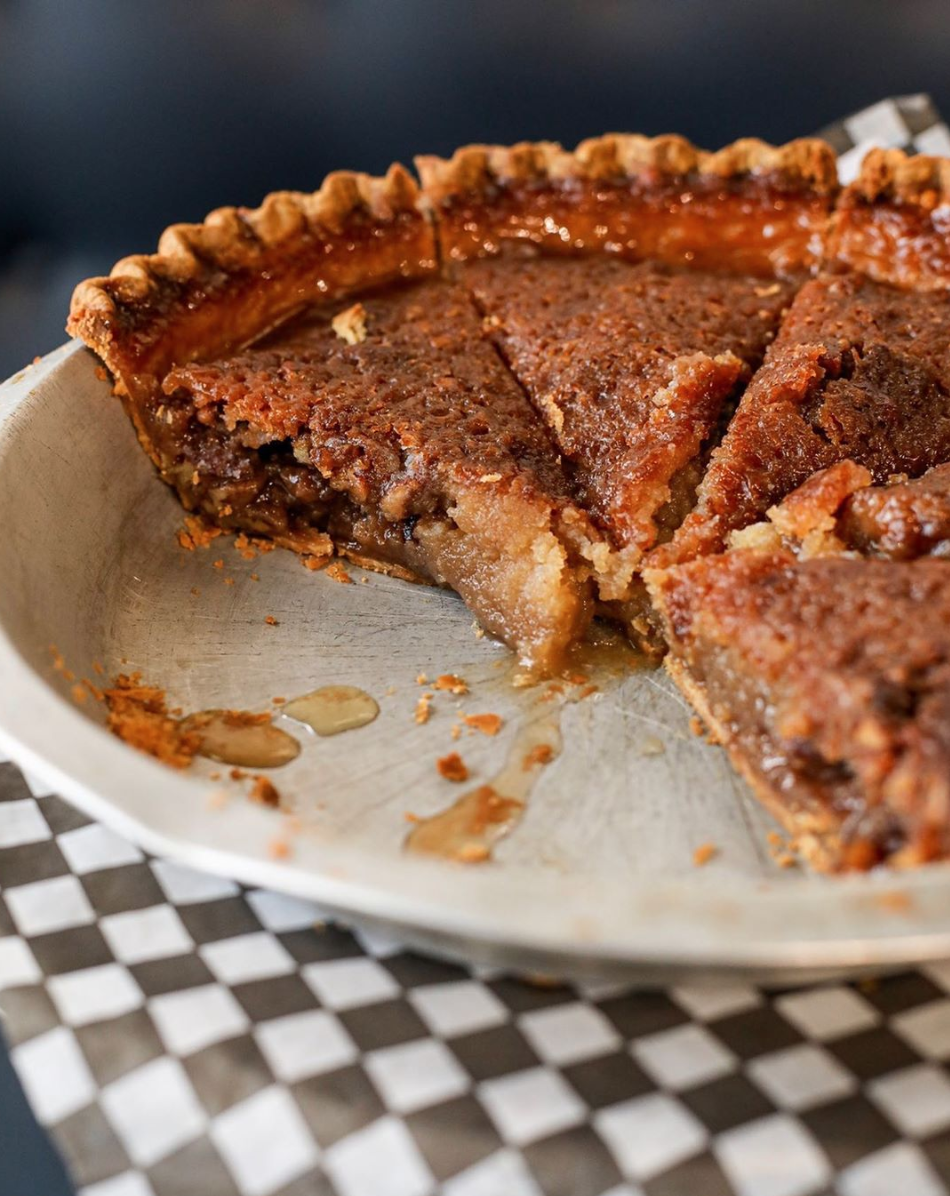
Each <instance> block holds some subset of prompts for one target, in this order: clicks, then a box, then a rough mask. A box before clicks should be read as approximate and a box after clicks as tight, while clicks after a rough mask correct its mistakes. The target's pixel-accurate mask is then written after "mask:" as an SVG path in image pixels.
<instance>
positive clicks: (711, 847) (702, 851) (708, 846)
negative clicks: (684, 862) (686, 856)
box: [693, 843, 719, 868]
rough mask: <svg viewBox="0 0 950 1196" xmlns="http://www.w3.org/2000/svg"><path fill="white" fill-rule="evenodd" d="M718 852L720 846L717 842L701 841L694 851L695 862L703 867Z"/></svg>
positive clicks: (697, 865)
mask: <svg viewBox="0 0 950 1196" xmlns="http://www.w3.org/2000/svg"><path fill="white" fill-rule="evenodd" d="M718 854H719V848H718V847H717V846H716V844H715V843H701V844H700V845H699V847H697V848H696V850H695V851H694V852H693V863H694V864H695V865H696V867H697V868H702V867H703V866H704V865H705V864H708V863H709V861H710V860H711V859H713V858H714V857H715V856H717V855H718Z"/></svg>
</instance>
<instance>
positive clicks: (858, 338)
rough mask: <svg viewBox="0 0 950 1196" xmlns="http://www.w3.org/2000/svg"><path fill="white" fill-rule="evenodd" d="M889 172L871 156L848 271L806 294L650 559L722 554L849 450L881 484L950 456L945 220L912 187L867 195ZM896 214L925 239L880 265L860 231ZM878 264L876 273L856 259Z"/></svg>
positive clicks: (843, 246)
mask: <svg viewBox="0 0 950 1196" xmlns="http://www.w3.org/2000/svg"><path fill="white" fill-rule="evenodd" d="M888 161H890V159H888ZM930 161H931V162H932V161H933V160H930ZM879 169H880V158H879V157H878V156H877V155H872V156H871V157H870V159H869V165H867V166H866V167H865V169H864V171H863V172H862V175H861V178H860V179H859V180H858V182H857V183H856V184H854V185H853V186H852V187H851V188H850V189H849V191H848V192H846V194H845V197H844V198H843V200H842V207H841V209H840V211H839V213H838V215H837V216H836V221H837V223H836V225H835V230H836V231H835V232H834V233H833V235H832V241H831V251H830V252H831V254H832V256H833V257H834V258H835V260H836V262H837V263H838V264H839V267H840V268H841V269H843V270H845V271H846V272H844V273H840V274H828V275H825V276H823V277H820V278H817V279H815V280H812V281H810V282H807V283H806V284H805V285H804V286H803V287H802V288H801V290H800V291H799V292H798V294H797V295H796V297H795V300H794V302H793V303H792V306H791V308H790V310H789V313H788V316H787V317H786V319H785V320H784V321H783V324H782V328H781V330H780V332H779V335H778V337H777V338H776V340H775V342H774V343H773V345H772V346H771V347H770V349H769V351H768V353H767V354H766V359H765V362H764V364H763V366H762V367H761V369H760V370H759V371H758V373H757V374H756V376H755V377H754V379H753V381H752V382H751V384H750V385H749V387H748V389H747V390H746V392H745V394H744V395H743V398H742V401H741V402H740V404H739V407H738V410H737V411H736V414H735V416H734V418H733V419H732V421H731V423H730V425H729V429H728V432H727V434H726V436H725V437H724V439H723V441H722V444H721V445H720V446H719V448H718V449H717V450H716V451H715V452H714V453H713V455H712V459H711V462H710V466H709V469H708V471H707V473H706V476H705V478H704V480H703V483H702V485H701V487H700V490H699V494H698V500H697V504H696V508H695V510H694V511H693V512H692V513H691V514H690V516H689V517H688V518H687V519H686V520H685V522H684V523H683V525H682V527H681V528H680V529H679V531H678V532H677V534H676V536H675V537H674V540H673V542H672V543H671V544H670V545H669V546H668V547H665V548H660V549H659V550H658V551H657V553H656V555H655V558H654V560H653V564H654V565H656V566H662V565H664V564H669V563H672V562H673V561H677V560H688V559H690V558H691V557H693V556H695V555H697V554H701V553H706V552H718V551H721V549H722V548H723V547H724V546H725V544H726V541H727V538H728V536H729V533H730V532H731V531H733V530H735V529H737V528H741V527H745V526H746V525H748V524H750V523H753V522H755V521H756V520H758V519H761V518H762V517H763V515H764V514H765V511H766V509H767V508H768V507H770V506H771V505H773V504H774V503H776V502H779V501H781V499H782V498H783V497H784V496H785V495H786V494H788V493H789V491H791V490H792V489H794V488H795V487H796V486H798V485H800V484H801V483H802V482H804V481H805V480H806V478H808V477H809V476H810V475H811V474H812V473H814V472H815V471H816V470H821V469H826V468H828V467H829V466H830V465H833V464H834V463H835V462H837V461H840V460H843V459H844V458H851V459H852V460H854V461H856V462H858V463H859V464H861V465H863V466H865V467H866V468H867V469H869V470H870V471H871V474H872V475H873V477H874V480H875V481H877V482H885V481H886V480H887V479H888V477H889V476H890V475H891V474H894V473H906V474H908V475H910V476H916V475H919V474H920V473H922V472H923V471H924V470H926V469H928V468H930V467H931V466H933V465H937V464H940V463H942V462H945V461H948V460H950V343H948V339H947V335H946V329H947V327H948V324H950V262H948V263H947V265H948V272H947V273H945V274H944V275H942V276H941V275H940V274H939V270H940V269H942V266H941V261H942V260H943V259H941V258H940V256H939V252H942V250H940V246H942V245H943V234H942V232H941V230H940V227H939V222H938V217H937V214H936V213H934V212H931V211H930V210H929V208H928V207H927V205H926V203H925V202H923V200H922V199H921V197H920V196H919V195H918V194H917V193H916V192H915V191H913V190H908V189H905V191H904V193H903V199H902V200H901V202H899V203H898V202H896V200H895V197H894V194H893V190H892V191H889V192H888V191H878V192H875V193H874V196H873V198H870V199H869V198H868V197H867V192H868V188H869V187H870V185H871V183H870V180H871V179H872V178H876V177H877V175H878V173H879ZM920 169H921V170H923V171H924V172H926V173H928V177H929V174H932V173H933V172H934V171H935V170H936V169H937V168H936V166H933V165H928V160H924V161H923V162H921V165H920ZM897 177H898V178H901V177H902V176H901V175H900V174H899V173H898V175H897ZM915 177H916V176H915ZM930 198H931V200H932V196H931V197H930ZM895 220H897V221H899V222H900V223H901V224H902V225H903V224H905V223H907V222H911V223H913V224H914V225H915V227H916V228H917V232H918V235H917V236H916V237H915V238H909V239H908V242H907V244H906V246H905V247H904V248H903V250H902V253H901V254H899V255H897V256H895V257H894V258H893V259H890V258H888V259H887V260H888V261H889V262H890V265H889V267H888V268H887V269H885V267H884V264H882V262H878V264H877V265H876V266H873V262H872V258H870V257H866V256H862V254H861V252H859V249H860V245H861V244H862V241H861V238H862V237H863V238H864V239H865V243H866V245H867V247H868V253H869V254H870V253H871V250H872V249H873V246H874V244H875V243H876V241H877V238H879V236H880V235H881V233H880V229H881V227H890V223H891V222H892V221H895ZM931 250H932V251H933V252H930V251H931ZM872 256H873V255H872ZM873 260H874V261H877V259H876V258H874V259H873ZM869 263H870V264H871V265H872V266H873V272H874V274H875V276H876V277H875V278H873V279H872V278H869V277H867V276H865V275H864V274H863V273H859V272H857V269H854V268H852V267H858V268H862V269H863V268H864V267H866V266H869ZM941 277H942V286H938V283H939V282H940V279H941Z"/></svg>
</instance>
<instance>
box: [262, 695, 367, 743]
mask: <svg viewBox="0 0 950 1196" xmlns="http://www.w3.org/2000/svg"><path fill="white" fill-rule="evenodd" d="M281 713H282V714H286V715H288V716H289V717H290V718H293V719H296V720H297V722H298V723H306V724H307V726H308V727H311V728H312V729H313V730H314V731H316V733H317V734H318V735H339V734H340V732H341V731H352V730H354V729H355V728H356V727H365V726H366V724H367V723H371V722H372V721H373V720H374V719H375V718H376V716H377V715H378V714H379V706H377V704H376V701H375V699H374V698H372V697H370V695H369V694H368V693H366V691H365V690H362V689H357V688H356V686H355V685H325V686H323V688H322V689H315V690H313V691H312V692H311V693H308V694H303V695H302V696H301V697H299V698H294V699H293V701H291V702H287V703H286V704H285V705H284V706H283V707H282V708H281Z"/></svg>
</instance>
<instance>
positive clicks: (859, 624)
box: [646, 549, 950, 869]
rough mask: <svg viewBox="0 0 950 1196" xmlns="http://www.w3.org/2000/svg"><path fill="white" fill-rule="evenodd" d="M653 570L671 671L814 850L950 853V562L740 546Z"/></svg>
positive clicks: (827, 855)
mask: <svg viewBox="0 0 950 1196" xmlns="http://www.w3.org/2000/svg"><path fill="white" fill-rule="evenodd" d="M646 577H647V581H648V585H649V588H650V593H651V596H652V598H653V601H654V603H655V605H656V608H657V610H658V611H659V612H660V614H661V617H662V620H663V624H664V630H665V634H666V636H667V639H668V642H669V645H670V656H669V657H668V661H667V667H668V669H669V671H670V673H671V675H672V676H673V678H674V680H675V681H676V683H677V684H678V685H679V687H680V688H681V689H682V690H683V692H684V693H685V694H686V696H687V697H688V698H689V700H690V701H691V702H692V704H693V706H694V707H695V708H696V709H697V710H698V711H699V712H700V714H701V715H702V717H703V719H704V720H705V722H706V723H707V725H708V727H709V728H710V731H711V732H712V735H713V736H714V738H715V739H716V740H718V741H719V742H720V743H722V744H723V745H724V746H725V747H726V749H727V751H728V752H729V754H730V757H731V759H732V761H733V763H734V765H735V767H736V768H737V769H738V771H739V772H740V773H741V774H742V775H743V776H744V777H745V778H746V780H747V781H748V782H749V783H750V784H751V785H752V787H753V789H754V790H755V791H756V793H757V794H758V795H759V796H760V797H761V799H762V800H763V802H764V803H765V804H766V805H767V806H768V807H769V808H770V809H771V810H772V812H773V813H774V814H775V815H776V817H777V818H779V820H780V821H781V822H782V823H784V825H785V826H786V827H787V828H788V830H789V831H790V832H791V833H792V834H793V836H794V838H795V841H796V844H797V846H798V848H799V849H800V850H801V852H802V853H803V854H804V855H805V856H806V857H807V858H809V859H810V860H811V862H813V863H814V864H816V865H817V866H819V867H821V868H827V869H849V868H867V867H870V866H872V865H874V864H877V863H880V862H882V861H888V862H891V863H894V864H897V865H909V864H917V863H921V862H924V861H926V860H930V859H934V858H937V857H942V856H946V855H947V854H948V853H950V635H948V633H947V628H948V626H950V562H947V561H941V560H936V559H932V558H925V559H921V560H916V561H890V560H866V559H862V558H860V557H857V556H851V557H848V556H845V557H841V556H837V557H835V556H832V557H814V558H812V559H810V560H797V559H796V558H795V556H794V555H793V554H792V553H791V552H788V551H786V550H782V549H779V550H765V551H757V550H755V549H735V550H733V551H730V552H726V553H723V554H720V555H718V556H709V557H703V558H699V559H697V560H694V561H691V562H688V563H686V564H682V565H677V566H674V567H672V568H669V569H666V570H651V571H648V572H647V574H646Z"/></svg>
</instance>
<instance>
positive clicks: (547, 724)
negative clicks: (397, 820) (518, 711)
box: [405, 708, 562, 864]
mask: <svg viewBox="0 0 950 1196" xmlns="http://www.w3.org/2000/svg"><path fill="white" fill-rule="evenodd" d="M560 723H561V710H560V708H558V709H557V710H554V711H551V710H548V711H545V712H544V713H542V714H540V715H535V717H533V718H531V719H530V721H528V722H525V723H523V724H522V725H521V726H520V727H519V728H518V730H517V731H516V733H515V738H514V741H513V742H512V745H511V747H510V748H509V750H508V757H507V759H506V760H505V763H504V765H503V766H502V768H501V769H500V770H499V771H498V772H497V773H496V774H495V775H494V776H493V777H492V778H491V780H490V781H489V782H488V783H487V784H484V785H479V786H478V787H477V788H475V789H470V790H468V792H466V793H463V794H462V796H461V797H460V798H459V799H458V800H457V801H455V802H453V803H452V805H451V806H449V807H448V808H447V809H445V810H442V811H441V812H440V813H438V814H433V815H432V817H431V818H426V819H424V820H423V821H422V822H419V823H417V824H416V826H415V827H413V829H412V830H411V831H410V833H409V835H408V836H407V837H406V843H405V847H406V850H407V851H411V852H414V853H416V854H419V855H434V856H441V857H442V858H443V859H449V860H457V861H460V862H462V863H467V864H478V863H483V862H484V861H485V860H487V859H490V857H491V853H492V848H493V847H494V846H495V844H496V843H497V842H498V841H499V840H500V839H503V838H504V837H505V836H506V835H508V834H510V833H511V831H512V829H513V828H514V827H515V826H516V825H517V824H518V822H519V821H520V820H521V817H522V815H523V814H524V811H525V806H526V805H527V801H528V798H529V797H530V795H531V790H532V789H533V788H534V786H535V784H536V783H537V780H538V777H539V776H540V774H541V772H542V770H543V769H544V768H545V767H546V765H547V764H549V763H550V762H551V761H552V760H554V759H556V757H557V756H559V755H560V753H561V746H562V739H561V727H560Z"/></svg>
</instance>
